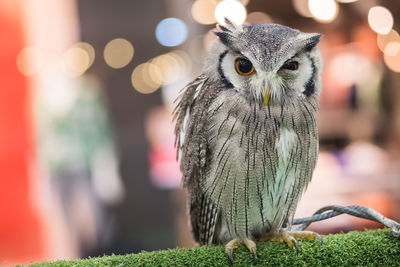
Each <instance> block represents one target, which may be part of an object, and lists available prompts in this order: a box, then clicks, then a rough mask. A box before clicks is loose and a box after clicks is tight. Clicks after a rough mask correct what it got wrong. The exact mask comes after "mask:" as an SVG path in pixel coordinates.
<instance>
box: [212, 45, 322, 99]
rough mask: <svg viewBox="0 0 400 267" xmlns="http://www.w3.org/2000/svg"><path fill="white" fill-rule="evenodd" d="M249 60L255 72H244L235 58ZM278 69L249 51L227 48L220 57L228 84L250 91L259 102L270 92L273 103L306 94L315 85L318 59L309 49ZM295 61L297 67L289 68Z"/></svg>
mask: <svg viewBox="0 0 400 267" xmlns="http://www.w3.org/2000/svg"><path fill="white" fill-rule="evenodd" d="M242 58H244V59H247V60H249V61H250V62H251V63H252V65H253V67H254V69H255V70H254V72H252V73H251V74H249V75H243V74H240V73H239V72H238V70H237V66H236V65H235V62H236V61H237V60H239V59H242ZM279 64H281V65H278V67H275V68H274V69H272V68H268V67H267V66H265V65H263V64H260V63H259V62H257V60H256V59H255V58H253V57H252V56H251V55H250V54H248V53H238V52H237V53H235V52H230V51H225V52H224V54H223V56H222V57H220V66H219V72H220V75H221V78H222V80H223V81H224V82H225V84H226V86H227V87H232V88H235V89H236V90H238V91H240V92H242V93H245V94H250V96H251V97H252V98H253V99H255V100H256V101H258V102H260V101H261V102H262V101H263V99H264V97H265V94H269V98H270V99H271V103H272V104H282V103H283V102H284V101H285V98H286V99H287V98H288V97H290V98H293V97H297V98H305V97H306V96H307V95H309V94H312V93H313V92H312V90H314V89H315V88H313V87H315V84H314V83H315V81H314V79H315V77H316V62H314V60H313V59H312V57H311V56H310V55H308V54H307V53H301V54H296V55H295V56H293V57H291V58H289V59H287V60H286V61H283V62H280V63H279ZM287 64H295V66H296V69H287V68H285V67H288V66H289V67H291V65H287Z"/></svg>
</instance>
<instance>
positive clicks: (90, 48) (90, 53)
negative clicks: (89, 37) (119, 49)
mask: <svg viewBox="0 0 400 267" xmlns="http://www.w3.org/2000/svg"><path fill="white" fill-rule="evenodd" d="M74 47H79V48H82V49H83V50H85V51H86V52H87V54H88V56H89V66H88V67H90V66H92V64H93V62H94V59H95V52H94V47H93V46H92V45H91V44H89V43H86V42H78V43H76V44H75V45H74Z"/></svg>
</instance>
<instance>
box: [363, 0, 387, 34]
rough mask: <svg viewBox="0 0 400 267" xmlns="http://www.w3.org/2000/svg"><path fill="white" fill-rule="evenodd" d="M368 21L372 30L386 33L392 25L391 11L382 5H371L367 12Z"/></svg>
mask: <svg viewBox="0 0 400 267" xmlns="http://www.w3.org/2000/svg"><path fill="white" fill-rule="evenodd" d="M368 23H369V26H370V27H371V29H372V30H373V31H374V32H376V33H379V34H387V33H389V32H390V30H391V29H392V27H393V16H392V13H390V11H389V10H388V9H387V8H385V7H383V6H374V7H371V8H370V10H369V12H368Z"/></svg>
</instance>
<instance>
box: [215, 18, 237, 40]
mask: <svg viewBox="0 0 400 267" xmlns="http://www.w3.org/2000/svg"><path fill="white" fill-rule="evenodd" d="M242 31H243V29H242V27H241V26H240V25H236V24H235V23H233V22H232V21H230V20H229V19H228V18H225V25H221V24H217V31H214V34H215V35H217V36H218V37H219V39H220V40H221V42H222V43H223V44H224V45H227V46H230V45H231V44H232V42H233V39H234V38H235V37H237V36H238V34H239V33H240V32H242Z"/></svg>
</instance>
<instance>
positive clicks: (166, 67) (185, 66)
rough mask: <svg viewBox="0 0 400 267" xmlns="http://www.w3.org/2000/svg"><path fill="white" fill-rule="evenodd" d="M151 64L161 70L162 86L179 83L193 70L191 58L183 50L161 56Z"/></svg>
mask: <svg viewBox="0 0 400 267" xmlns="http://www.w3.org/2000/svg"><path fill="white" fill-rule="evenodd" d="M150 62H151V63H152V64H154V65H155V66H157V67H158V69H159V70H160V73H161V79H160V82H161V83H162V84H171V83H173V82H175V81H177V80H178V79H179V78H180V77H182V76H183V75H184V74H185V73H187V72H189V71H190V69H191V60H190V57H189V55H188V54H187V53H186V52H184V51H182V50H174V51H171V52H169V53H166V54H163V55H160V56H158V57H155V58H154V59H152V60H151V61H150Z"/></svg>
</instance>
